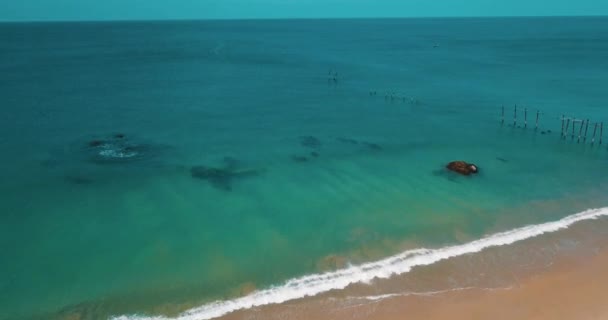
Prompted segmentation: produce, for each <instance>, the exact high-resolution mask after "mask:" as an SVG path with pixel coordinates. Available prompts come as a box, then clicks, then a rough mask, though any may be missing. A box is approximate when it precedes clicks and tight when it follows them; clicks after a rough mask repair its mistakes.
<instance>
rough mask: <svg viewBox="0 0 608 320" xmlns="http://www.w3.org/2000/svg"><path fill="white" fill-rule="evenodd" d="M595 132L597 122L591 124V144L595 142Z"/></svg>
mask: <svg viewBox="0 0 608 320" xmlns="http://www.w3.org/2000/svg"><path fill="white" fill-rule="evenodd" d="M596 132H597V122H596V123H595V124H594V126H593V137H592V138H591V145H593V144H594V143H595V133H596Z"/></svg>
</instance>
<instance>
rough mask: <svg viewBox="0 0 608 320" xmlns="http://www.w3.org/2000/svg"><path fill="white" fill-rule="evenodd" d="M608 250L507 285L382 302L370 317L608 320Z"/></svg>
mask: <svg viewBox="0 0 608 320" xmlns="http://www.w3.org/2000/svg"><path fill="white" fill-rule="evenodd" d="M607 289H608V252H607V251H605V250H604V252H602V253H601V254H599V255H597V256H596V257H593V258H592V259H591V260H589V261H585V262H584V263H583V262H577V261H564V262H561V263H559V264H558V265H556V266H555V267H554V268H551V269H550V270H549V271H548V272H544V273H541V274H538V275H535V276H532V277H529V278H527V279H524V280H523V281H520V282H519V284H518V285H516V286H514V287H512V288H509V289H504V290H490V291H488V290H479V289H472V290H463V291H459V292H451V293H446V294H441V295H436V296H432V297H405V298H395V299H388V300H385V301H382V302H379V303H378V304H379V306H377V307H376V308H375V312H374V313H373V314H370V316H369V317H368V318H369V319H386V320H393V319H403V318H407V319H608V304H607V303H606V302H607V301H606V299H607V298H606V295H605V293H606V290H607Z"/></svg>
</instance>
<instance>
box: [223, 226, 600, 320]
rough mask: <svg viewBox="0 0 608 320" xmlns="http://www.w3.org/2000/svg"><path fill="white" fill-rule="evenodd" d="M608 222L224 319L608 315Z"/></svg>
mask: <svg viewBox="0 0 608 320" xmlns="http://www.w3.org/2000/svg"><path fill="white" fill-rule="evenodd" d="M607 224H608V223H606V221H590V222H585V223H581V224H578V225H576V226H574V227H573V228H571V229H569V230H566V231H562V232H558V233H556V234H549V235H546V236H542V237H540V238H536V239H531V240H527V241H523V242H521V243H518V244H515V245H512V246H507V247H499V248H493V249H489V250H487V251H484V252H483V253H481V254H476V255H469V256H462V257H458V258H454V259H449V260H445V261H442V262H441V263H437V264H435V265H432V266H428V267H425V268H419V269H414V270H412V272H411V273H410V274H408V275H405V276H403V277H393V278H391V279H387V280H384V281H377V282H375V283H372V284H368V285H353V286H350V287H349V288H347V289H345V290H339V291H334V292H330V293H327V294H323V295H320V296H316V297H312V298H306V299H300V300H298V301H292V302H288V303H284V304H280V305H269V306H264V307H258V308H253V309H249V310H243V311H239V312H236V313H232V314H229V315H226V316H224V317H222V319H230V320H232V319H234V320H237V319H238V320H244V319H247V320H254V319H265V320H268V319H290V320H296V319H298V320H299V319H336V320H352V319H374V320H376V319H378V320H397V319H408V320H409V319H429V320H433V319H558V320H559V319H608V296H606V291H608V243H607V242H608V241H607V240H608V238H607V237H606V235H607V233H606V231H605V230H606V229H605V227H606V225H607Z"/></svg>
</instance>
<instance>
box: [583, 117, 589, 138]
mask: <svg viewBox="0 0 608 320" xmlns="http://www.w3.org/2000/svg"><path fill="white" fill-rule="evenodd" d="M587 129H589V119H587V122H585V135H584V136H583V143H586V142H587Z"/></svg>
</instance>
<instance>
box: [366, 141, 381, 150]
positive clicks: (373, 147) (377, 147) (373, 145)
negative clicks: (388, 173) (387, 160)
mask: <svg viewBox="0 0 608 320" xmlns="http://www.w3.org/2000/svg"><path fill="white" fill-rule="evenodd" d="M364 144H365V146H366V147H368V148H369V149H370V150H373V151H380V150H382V147H381V146H380V145H379V144H376V143H371V142H364Z"/></svg>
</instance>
